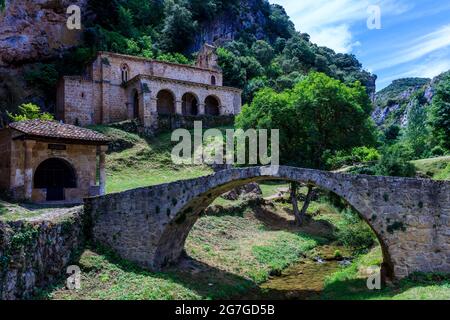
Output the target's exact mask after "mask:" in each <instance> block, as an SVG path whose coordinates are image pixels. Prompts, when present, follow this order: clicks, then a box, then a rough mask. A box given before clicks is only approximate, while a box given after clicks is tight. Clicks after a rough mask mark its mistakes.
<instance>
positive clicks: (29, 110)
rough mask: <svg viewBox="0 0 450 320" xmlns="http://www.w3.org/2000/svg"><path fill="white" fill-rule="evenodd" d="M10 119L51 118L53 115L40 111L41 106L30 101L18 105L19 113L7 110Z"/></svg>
mask: <svg viewBox="0 0 450 320" xmlns="http://www.w3.org/2000/svg"><path fill="white" fill-rule="evenodd" d="M7 114H8V116H9V118H10V119H11V120H12V121H23V120H32V119H41V120H53V119H54V118H53V115H51V114H50V113H47V112H41V108H39V107H38V106H37V105H35V104H32V103H24V104H22V105H20V106H19V114H11V113H9V112H7Z"/></svg>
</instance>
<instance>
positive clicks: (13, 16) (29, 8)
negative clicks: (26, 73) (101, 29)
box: [0, 0, 88, 66]
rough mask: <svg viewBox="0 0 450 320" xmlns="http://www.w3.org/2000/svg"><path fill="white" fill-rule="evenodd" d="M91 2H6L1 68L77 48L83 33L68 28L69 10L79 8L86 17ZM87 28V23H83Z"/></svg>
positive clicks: (1, 18) (0, 29) (0, 26)
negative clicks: (76, 6) (71, 7)
mask: <svg viewBox="0 0 450 320" xmlns="http://www.w3.org/2000/svg"><path fill="white" fill-rule="evenodd" d="M87 2H88V0H77V1H69V0H34V1H29V0H5V8H4V10H3V12H0V66H8V65H17V64H21V63H27V62H34V61H38V60H43V59H46V58H51V57H54V56H57V55H58V54H60V53H61V52H62V51H63V50H66V49H68V48H71V47H74V46H76V45H77V44H78V43H79V42H80V40H81V34H82V30H69V29H68V28H67V26H66V22H67V19H68V17H69V15H68V14H67V13H66V11H67V8H68V7H69V6H70V5H72V4H75V5H78V6H79V7H80V8H81V14H82V17H83V16H86V14H87V12H86V10H87V9H86V8H87ZM81 22H82V24H83V19H82V21H81Z"/></svg>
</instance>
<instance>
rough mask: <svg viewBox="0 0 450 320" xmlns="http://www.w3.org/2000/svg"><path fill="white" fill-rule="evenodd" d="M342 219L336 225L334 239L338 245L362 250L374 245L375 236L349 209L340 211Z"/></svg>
mask: <svg viewBox="0 0 450 320" xmlns="http://www.w3.org/2000/svg"><path fill="white" fill-rule="evenodd" d="M342 216H343V219H342V220H341V221H339V222H338V223H337V227H338V230H337V231H336V238H337V241H338V243H339V244H341V245H344V246H349V247H352V248H354V249H356V250H364V249H367V248H370V247H372V246H373V245H374V244H375V243H376V236H375V234H374V233H373V231H372V230H371V229H370V227H369V225H368V224H367V223H366V222H365V221H363V220H362V219H361V218H360V217H359V215H358V213H357V212H355V211H354V210H353V209H351V208H347V209H344V210H343V211H342Z"/></svg>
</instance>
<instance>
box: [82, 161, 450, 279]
mask: <svg viewBox="0 0 450 320" xmlns="http://www.w3.org/2000/svg"><path fill="white" fill-rule="evenodd" d="M267 179H280V180H287V181H298V182H306V183H312V184H314V185H316V186H317V187H319V188H322V189H324V190H329V191H332V192H334V193H335V194H337V195H339V196H341V197H342V198H343V199H345V200H346V201H347V202H348V203H349V204H350V205H352V206H353V207H354V208H355V210H357V211H358V212H359V213H360V215H361V217H362V218H363V219H364V220H365V221H366V222H367V223H368V224H369V226H370V227H371V228H372V230H373V231H374V232H375V234H376V235H377V237H378V239H379V241H380V243H381V246H382V251H383V260H384V261H383V265H382V274H383V276H385V277H386V278H388V279H400V278H403V277H406V276H408V275H410V274H411V273H413V272H416V271H417V272H450V182H449V181H432V180H424V179H411V178H397V177H375V176H365V175H348V174H341V173H332V172H324V171H318V170H311V169H301V168H293V167H284V166H280V167H251V168H244V169H230V170H224V171H220V172H218V173H216V174H214V175H210V176H206V177H201V178H197V179H191V180H182V181H177V182H173V183H168V184H162V185H157V186H152V187H146V188H139V189H135V190H129V191H125V192H121V193H116V194H109V195H106V196H101V197H95V198H89V199H86V200H85V210H86V213H87V214H88V215H90V219H91V220H92V221H91V223H92V228H93V229H92V235H93V238H94V240H95V241H97V242H99V243H101V244H104V245H107V246H109V247H110V248H112V249H113V250H115V251H116V252H117V253H118V254H119V255H120V256H121V257H123V258H125V259H129V260H131V261H134V262H136V263H138V264H139V265H141V266H143V267H146V268H149V269H151V270H160V269H161V268H162V267H164V266H166V265H168V264H170V263H173V262H175V261H176V260H177V259H178V258H179V257H180V254H181V253H182V251H183V248H184V243H185V240H186V237H187V235H188V233H189V231H190V230H191V228H192V227H193V225H194V224H195V222H196V221H197V219H198V217H199V215H200V213H201V212H202V211H203V210H204V209H205V208H207V207H208V205H210V204H211V203H212V202H213V201H214V199H215V198H216V197H218V196H219V195H221V194H222V193H224V192H226V191H229V190H232V189H234V188H236V187H238V186H242V185H245V184H247V183H249V182H253V181H261V180H267Z"/></svg>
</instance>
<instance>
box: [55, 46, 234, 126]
mask: <svg viewBox="0 0 450 320" xmlns="http://www.w3.org/2000/svg"><path fill="white" fill-rule="evenodd" d="M192 104H194V108H192ZM211 104H213V106H211ZM240 111H241V90H239V89H236V88H230V87H225V86H223V75H222V71H221V70H220V68H219V67H218V65H217V56H216V54H215V48H214V47H212V46H209V45H205V46H204V47H203V49H202V50H201V52H200V53H199V55H198V58H197V62H196V64H195V65H194V66H191V65H182V64H176V63H168V62H161V61H156V60H150V59H145V58H140V57H134V56H128V55H121V54H116V53H111V52H100V53H99V54H98V56H97V57H96V59H95V60H94V61H93V62H92V64H91V65H90V66H89V67H88V68H87V70H86V71H85V74H84V76H67V77H64V78H63V79H61V81H60V83H59V86H58V90H57V112H56V114H57V118H58V119H60V120H63V121H64V122H65V123H69V124H78V125H82V126H85V125H91V124H106V123H112V122H119V121H124V120H128V119H139V120H140V122H141V123H142V124H143V125H144V127H146V128H150V129H158V128H157V127H158V116H159V115H160V114H176V115H189V116H197V117H199V118H201V117H202V116H203V115H214V116H226V115H228V116H229V115H235V114H238V113H239V112H240Z"/></svg>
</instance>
